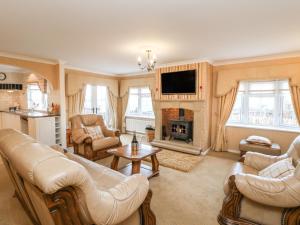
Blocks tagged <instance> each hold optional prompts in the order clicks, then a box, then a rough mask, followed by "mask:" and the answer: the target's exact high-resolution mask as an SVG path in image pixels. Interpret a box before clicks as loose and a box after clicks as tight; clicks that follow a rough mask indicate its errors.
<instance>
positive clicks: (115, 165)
mask: <svg viewBox="0 0 300 225" xmlns="http://www.w3.org/2000/svg"><path fill="white" fill-rule="evenodd" d="M119 158H120V157H119V156H116V155H114V158H113V161H112V162H111V165H110V168H111V169H113V170H118V164H119Z"/></svg>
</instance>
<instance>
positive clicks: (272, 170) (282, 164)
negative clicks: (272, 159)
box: [258, 158, 295, 178]
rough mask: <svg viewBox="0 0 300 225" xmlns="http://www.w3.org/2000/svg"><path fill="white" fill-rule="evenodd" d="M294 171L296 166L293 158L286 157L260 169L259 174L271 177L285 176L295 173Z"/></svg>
mask: <svg viewBox="0 0 300 225" xmlns="http://www.w3.org/2000/svg"><path fill="white" fill-rule="evenodd" d="M294 171H295V167H294V166H293V162H292V158H286V159H283V160H280V161H278V162H276V163H273V164H272V165H270V166H268V167H266V168H265V169H263V170H261V171H259V172H258V175H259V176H262V177H269V178H283V177H285V176H288V175H290V174H293V173H294Z"/></svg>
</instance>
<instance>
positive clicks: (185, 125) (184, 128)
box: [170, 120, 193, 143]
mask: <svg viewBox="0 0 300 225" xmlns="http://www.w3.org/2000/svg"><path fill="white" fill-rule="evenodd" d="M170 123H171V133H170V140H171V139H180V140H183V141H185V142H187V143H189V142H191V141H192V140H193V122H192V121H186V120H171V121H170Z"/></svg>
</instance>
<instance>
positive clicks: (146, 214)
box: [139, 190, 156, 225]
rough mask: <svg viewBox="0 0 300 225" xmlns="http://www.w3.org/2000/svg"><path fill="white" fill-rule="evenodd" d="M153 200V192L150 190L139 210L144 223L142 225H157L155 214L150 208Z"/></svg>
mask: <svg viewBox="0 0 300 225" xmlns="http://www.w3.org/2000/svg"><path fill="white" fill-rule="evenodd" d="M151 198H152V191H151V190H149V191H148V194H147V196H146V198H145V200H144V202H143V204H142V205H141V206H140V208H139V212H140V216H141V222H142V223H141V225H156V217H155V214H154V213H153V211H152V210H151V208H150V203H151Z"/></svg>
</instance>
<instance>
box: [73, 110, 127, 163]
mask: <svg viewBox="0 0 300 225" xmlns="http://www.w3.org/2000/svg"><path fill="white" fill-rule="evenodd" d="M70 121H71V130H72V140H73V146H74V152H75V154H78V155H81V156H83V157H85V158H87V159H90V160H94V161H95V160H98V159H102V158H105V157H107V156H110V154H108V153H107V152H106V150H107V149H110V148H115V147H119V146H121V145H122V143H121V141H120V132H119V130H110V129H108V128H107V127H106V125H105V123H104V121H103V118H102V116H101V115H95V114H87V115H76V116H73V117H71V118H70ZM94 126H99V127H100V128H101V130H102V132H103V135H104V137H103V138H101V139H93V137H91V136H90V135H89V134H87V133H86V132H85V131H84V128H85V127H94Z"/></svg>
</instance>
